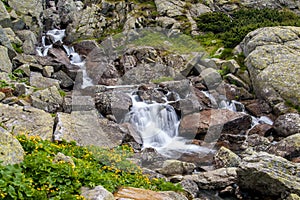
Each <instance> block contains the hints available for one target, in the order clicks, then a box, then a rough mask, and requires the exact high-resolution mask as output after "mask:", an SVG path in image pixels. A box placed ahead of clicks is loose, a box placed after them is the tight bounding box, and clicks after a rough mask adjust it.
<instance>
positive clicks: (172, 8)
mask: <svg viewBox="0 0 300 200" xmlns="http://www.w3.org/2000/svg"><path fill="white" fill-rule="evenodd" d="M154 2H155V5H156V8H157V12H158V13H159V14H160V15H162V16H164V15H165V16H168V17H175V16H180V15H183V12H184V6H185V4H186V3H185V2H184V1H178V0H155V1H154Z"/></svg>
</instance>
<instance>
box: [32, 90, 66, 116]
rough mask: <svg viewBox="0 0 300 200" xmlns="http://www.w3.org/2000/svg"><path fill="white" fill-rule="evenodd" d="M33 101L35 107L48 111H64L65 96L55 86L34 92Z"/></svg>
mask: <svg viewBox="0 0 300 200" xmlns="http://www.w3.org/2000/svg"><path fill="white" fill-rule="evenodd" d="M31 101H32V106H33V107H35V108H38V109H41V110H44V111H46V112H50V113H54V112H57V111H62V104H63V98H62V97H61V95H60V93H59V91H58V89H57V87H55V86H52V87H50V88H47V89H44V90H38V91H36V92H34V93H33V94H32V95H31Z"/></svg>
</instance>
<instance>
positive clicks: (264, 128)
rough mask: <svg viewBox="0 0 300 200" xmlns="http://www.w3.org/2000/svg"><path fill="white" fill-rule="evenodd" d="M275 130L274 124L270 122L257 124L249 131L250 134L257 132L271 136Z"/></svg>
mask: <svg viewBox="0 0 300 200" xmlns="http://www.w3.org/2000/svg"><path fill="white" fill-rule="evenodd" d="M272 131H273V126H272V125H270V124H257V125H256V126H254V127H253V128H252V129H251V130H250V131H249V133H248V135H253V134H257V135H260V136H269V135H270V134H271V133H272Z"/></svg>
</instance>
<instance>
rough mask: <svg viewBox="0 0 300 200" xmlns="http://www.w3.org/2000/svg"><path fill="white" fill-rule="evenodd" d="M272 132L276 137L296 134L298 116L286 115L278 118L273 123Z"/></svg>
mask: <svg viewBox="0 0 300 200" xmlns="http://www.w3.org/2000/svg"><path fill="white" fill-rule="evenodd" d="M274 130H275V131H276V133H277V135H278V136H283V137H287V136H290V135H293V134H296V133H298V132H299V130H300V115H299V114H298V113H287V114H284V115H281V116H279V117H278V118H277V119H276V120H275V122H274Z"/></svg>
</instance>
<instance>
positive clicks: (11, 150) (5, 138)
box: [0, 122, 25, 165]
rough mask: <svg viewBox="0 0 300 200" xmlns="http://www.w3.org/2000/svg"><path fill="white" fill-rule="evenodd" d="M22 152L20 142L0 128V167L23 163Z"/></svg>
mask: <svg viewBox="0 0 300 200" xmlns="http://www.w3.org/2000/svg"><path fill="white" fill-rule="evenodd" d="M0 124H1V122H0ZM24 154H25V152H24V150H23V147H22V146H21V144H20V142H19V141H18V140H17V139H16V138H14V136H13V135H12V134H11V133H9V132H8V131H6V130H4V129H3V128H2V127H1V126H0V162H1V165H9V164H11V165H13V164H17V163H20V162H22V161H23V159H24Z"/></svg>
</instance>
